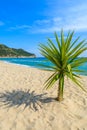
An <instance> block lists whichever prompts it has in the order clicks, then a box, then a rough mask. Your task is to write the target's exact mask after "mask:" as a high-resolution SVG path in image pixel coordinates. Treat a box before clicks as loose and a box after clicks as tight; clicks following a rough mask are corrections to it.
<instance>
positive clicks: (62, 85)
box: [57, 76, 64, 102]
mask: <svg viewBox="0 0 87 130" xmlns="http://www.w3.org/2000/svg"><path fill="white" fill-rule="evenodd" d="M63 88H64V77H63V76H62V77H61V78H60V79H59V87H58V98H57V100H58V101H59V102H60V101H62V100H63Z"/></svg>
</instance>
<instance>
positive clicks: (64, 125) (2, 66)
mask: <svg viewBox="0 0 87 130" xmlns="http://www.w3.org/2000/svg"><path fill="white" fill-rule="evenodd" d="M50 74H51V72H48V71H43V70H39V69H36V68H31V67H24V66H21V65H16V64H14V63H7V62H6V63H5V62H3V61H0V77H1V81H0V130H9V129H12V130H20V129H21V130H40V129H41V130H45V129H47V130H57V129H58V130H70V129H71V130H77V129H85V130H86V129H87V93H85V92H84V91H82V90H81V89H80V88H79V87H77V86H76V85H75V84H73V83H72V82H71V81H69V80H67V79H66V80H65V89H64V100H63V102H61V103H59V102H57V101H55V100H54V98H56V96H57V83H56V84H55V86H54V87H53V88H51V89H49V90H45V89H43V88H44V87H43V84H44V82H45V80H46V79H47V78H48V77H49V76H50ZM81 78H82V81H83V84H84V87H85V88H86V89H87V76H81Z"/></svg>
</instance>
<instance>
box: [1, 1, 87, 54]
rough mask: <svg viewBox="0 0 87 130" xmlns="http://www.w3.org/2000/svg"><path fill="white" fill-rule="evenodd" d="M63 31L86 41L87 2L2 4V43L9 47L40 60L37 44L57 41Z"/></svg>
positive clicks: (11, 2)
mask: <svg viewBox="0 0 87 130" xmlns="http://www.w3.org/2000/svg"><path fill="white" fill-rule="evenodd" d="M61 28H63V29H64V31H65V32H67V31H68V30H75V32H76V35H75V37H77V36H79V35H80V36H81V38H85V39H87V0H84V1H82V0H14V1H12V0H2V1H0V43H3V44H5V45H7V46H9V47H14V48H23V49H25V50H27V51H29V52H32V53H35V54H36V55H37V56H40V54H39V50H38V44H39V43H46V41H47V37H50V38H51V39H54V31H56V32H57V33H59V32H60V30H61ZM83 56H87V52H85V53H84V54H83Z"/></svg>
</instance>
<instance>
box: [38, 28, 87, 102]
mask: <svg viewBox="0 0 87 130" xmlns="http://www.w3.org/2000/svg"><path fill="white" fill-rule="evenodd" d="M73 36H74V31H72V32H70V31H69V32H68V35H67V38H66V39H65V38H64V33H63V30H61V36H60V38H58V36H57V34H56V32H55V39H56V43H57V45H55V44H54V43H53V41H52V40H51V39H49V38H48V41H47V45H44V44H40V45H39V50H40V53H41V54H42V55H43V56H44V57H46V58H47V59H48V60H49V61H50V62H51V63H52V65H42V66H43V67H45V68H46V69H47V70H51V71H54V73H52V75H51V76H50V77H49V78H48V79H47V80H46V82H45V87H46V88H47V89H48V88H50V87H52V86H53V84H54V83H55V82H56V81H58V97H57V100H58V101H62V100H63V90H64V78H65V76H67V77H68V78H70V79H71V80H72V81H73V82H75V83H76V84H77V86H79V87H80V88H82V89H83V90H84V91H86V90H85V89H84V88H83V86H82V84H81V82H80V81H79V78H80V76H79V73H80V74H81V73H83V70H79V69H78V67H79V66H81V65H82V64H84V63H85V62H87V58H81V57H79V58H78V56H80V54H82V53H83V52H84V51H86V50H87V46H86V45H87V43H86V42H85V40H82V41H81V42H80V41H79V37H78V38H76V39H75V40H73ZM77 41H78V42H79V43H78V44H77ZM45 68H44V69H45Z"/></svg>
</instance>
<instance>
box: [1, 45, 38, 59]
mask: <svg viewBox="0 0 87 130" xmlns="http://www.w3.org/2000/svg"><path fill="white" fill-rule="evenodd" d="M0 57H2V58H3V57H7V58H8V57H18V58H27V57H29V58H35V57H36V55H35V54H32V53H30V52H27V51H25V50H23V49H15V48H10V47H8V46H6V45H4V44H0Z"/></svg>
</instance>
